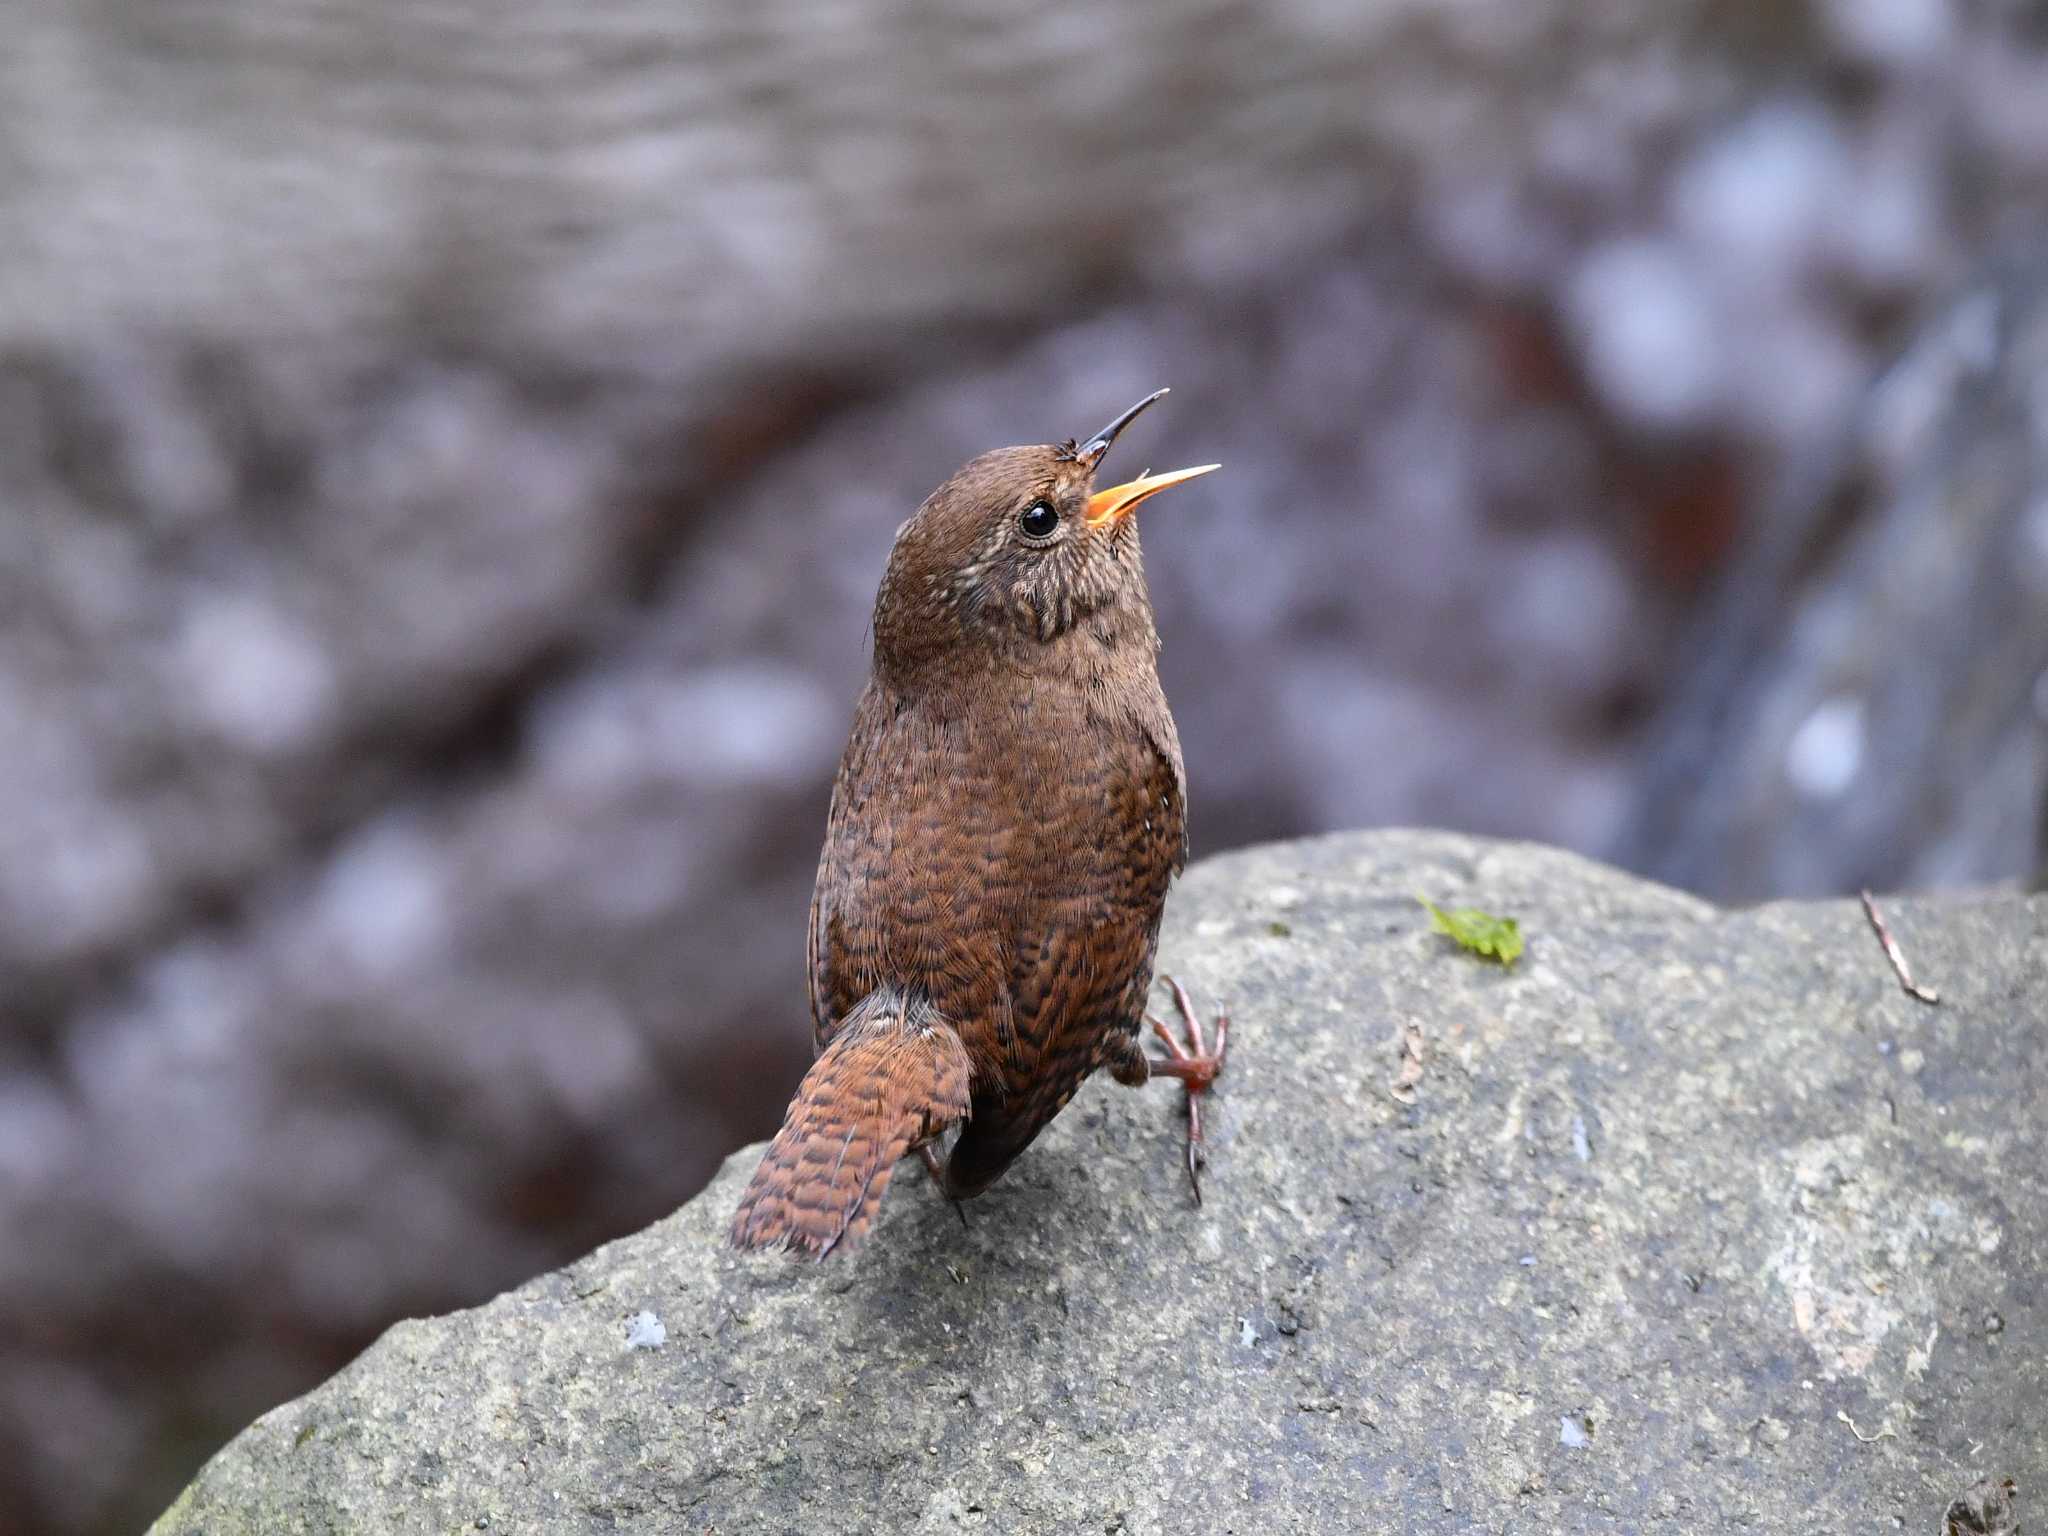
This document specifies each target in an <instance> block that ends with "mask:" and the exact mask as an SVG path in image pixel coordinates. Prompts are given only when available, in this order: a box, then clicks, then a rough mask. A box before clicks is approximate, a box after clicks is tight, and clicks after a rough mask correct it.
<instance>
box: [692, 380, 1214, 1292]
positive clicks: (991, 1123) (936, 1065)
mask: <svg viewBox="0 0 2048 1536" xmlns="http://www.w3.org/2000/svg"><path fill="white" fill-rule="evenodd" d="M1159 393H1160V394H1164V393H1165V391H1164V390H1161V391H1160V392H1159ZM1157 398H1158V395H1154V396H1152V397H1150V398H1149V399H1147V400H1144V401H1141V402H1139V404H1138V405H1136V406H1134V407H1132V408H1131V409H1130V410H1129V411H1127V412H1125V413H1124V414H1123V415H1122V416H1120V417H1119V418H1118V419H1117V420H1116V421H1114V422H1112V423H1111V424H1110V425H1109V426H1108V427H1106V428H1104V429H1103V431H1101V432H1099V433H1097V434H1096V435H1095V437H1093V438H1091V439H1090V440H1089V441H1088V442H1087V443H1085V444H1076V443H1073V442H1068V443H1064V444H1060V445H1056V446H1055V445H1047V446H1041V447H1026V448H1004V449H998V450H997V451H995V452H993V453H986V454H983V455H982V456H981V457H980V458H977V459H975V460H973V461H972V462H971V463H969V464H968V465H967V466H966V467H965V468H963V469H962V470H961V471H960V472H959V473H958V474H956V475H954V476H953V478H952V479H950V480H948V481H947V482H946V483H945V484H944V485H942V486H940V487H939V488H938V489H937V490H936V491H934V492H933V493H932V494H931V496H930V497H928V498H927V499H926V500H925V502H924V505H923V506H921V507H919V508H918V510H917V512H916V514H915V515H914V516H913V517H912V518H911V519H910V520H909V521H908V522H906V523H905V524H904V525H903V526H902V528H900V529H899V530H898V531H897V535H896V544H895V548H894V550H893V551H892V553H891V555H890V559H889V567H888V571H887V574H886V575H885V576H884V577H883V580H882V586H881V591H880V593H879V594H878V595H877V597H876V600H875V617H874V642H875V655H874V670H873V677H872V680H871V681H870V682H869V684H868V687H867V690H866V692H865V693H863V695H862V696H861V700H860V703H859V706H858V708H857V709H856V711H855V715H854V722H853V731H852V735H851V738H850V739H849V740H848V742H847V745H846V754H845V757H844V758H843V759H842V761H841V763H840V767H839V775H838V779H837V781H836V782H835V783H834V785H833V790H832V808H831V813H830V816H829V819H828V822H827V827H826V835H825V848H824V853H823V855H822V857H821V858H820V861H819V865H818V880H817V886H816V890H815V893H814V895H813V897H812V901H811V921H810V940H809V947H808V959H809V973H810V994H811V1017H812V1022H813V1026H814V1030H815V1036H816V1042H817V1047H818V1051H819V1056H818V1059H817V1061H816V1063H815V1064H814V1065H813V1066H812V1068H811V1071H810V1072H809V1074H808V1075H807V1076H806V1077H805V1078H804V1081H803V1083H802V1085H801V1086H800V1087H799V1089H798V1090H797V1096H796V1099H795V1101H794V1102H793V1103H792V1104H791V1105H790V1110H789V1115H788V1117H787V1119H786V1120H785V1121H784V1124H783V1127H782V1130H781V1131H780V1132H779V1133H778V1134H777V1136H776V1138H775V1140H774V1142H773V1143H772V1144H771V1145H770V1147H769V1149H768V1152H767V1155H766V1156H765V1157H764V1158H763V1159H762V1162H761V1166H760V1169H759V1170H758V1171H757V1172H756V1173H755V1175H754V1178H753V1181H752V1183H751V1184H749V1186H748V1188H747V1191H746V1193H745V1195H744V1196H743V1197H742V1199H741V1202H740V1207H739V1212H738V1215H737V1217H736V1219H735V1221H734V1225H733V1240H734V1242H735V1243H737V1244H738V1245H740V1246H741V1247H746V1248H758V1247H769V1246H774V1245H777V1244H782V1245H787V1246H788V1247H791V1248H793V1249H796V1250H799V1251H802V1252H807V1253H813V1254H816V1255H818V1256H820V1257H823V1256H824V1255H826V1254H828V1253H831V1252H833V1251H834V1250H835V1249H839V1248H842V1247H845V1246H850V1245H851V1244H852V1243H853V1242H854V1241H857V1240H858V1238H859V1237H860V1236H861V1234H862V1233H863V1232H865V1231H866V1229H867V1226H868V1223H869V1222H870V1220H871V1219H872V1217H873V1214H874V1211H875V1208H876V1206H877V1205H878V1204H879V1203H880V1200H881V1197H882V1193H883V1191H884V1190H885V1189H886V1188H887V1185H888V1181H889V1178H890V1175H891V1173H892V1171H893V1169H894V1166H895V1163H896V1161H897V1160H898V1159H899V1158H901V1157H902V1156H903V1155H904V1154H905V1153H906V1152H908V1151H911V1150H913V1149H925V1150H927V1151H929V1150H930V1149H931V1147H932V1144H933V1143H934V1142H935V1141H936V1140H937V1139H938V1138H940V1137H942V1136H943V1135H944V1134H945V1133H946V1132H947V1131H948V1130H949V1129H950V1128H951V1127H952V1126H954V1125H956V1124H958V1125H961V1130H960V1134H959V1136H958V1138H957V1140H955V1141H954V1143H953V1145H952V1147H951V1150H950V1155H949V1156H948V1157H947V1158H946V1160H945V1162H944V1163H943V1165H940V1164H939V1163H937V1161H936V1160H934V1161H933V1167H934V1168H935V1170H937V1172H938V1176H939V1178H940V1181H941V1184H942V1187H943V1188H944V1189H945V1191H946V1193H948V1194H949V1195H952V1196H953V1197H955V1198H965V1197H967V1196H970V1195H974V1194H978V1193H979V1192H980V1191H981V1190H983V1189H985V1188H987V1187H988V1185H989V1184H991V1183H993V1182H994V1181H995V1180H996V1178H997V1177H999V1176H1000V1175H1001V1174H1002V1172H1003V1170H1004V1169H1005V1168H1007V1167H1008V1166H1009V1164H1010V1163H1011V1161H1012V1160H1013V1159H1014V1158H1016V1156H1017V1155H1018V1154H1019V1153H1020V1152H1022V1151H1023V1150H1024V1149H1025V1148H1026V1147H1027V1146H1029V1145H1030V1144H1031V1142H1032V1140H1033V1138H1035V1137H1036V1136H1037V1135H1038V1133H1039V1131H1040V1130H1042V1129H1043V1128H1044V1126H1045V1125H1046V1123H1047V1122H1048V1121H1050V1120H1051V1119H1052V1117H1053V1116H1054V1115H1056V1114H1058V1113H1059V1111H1060V1110H1061V1109H1062V1108H1063V1107H1064V1106H1065V1105H1066V1103H1067V1101H1068V1100H1069V1099H1070V1098H1072V1097H1073V1094H1074V1091H1075V1090H1076V1089H1077V1088H1078V1087H1079V1086H1080V1084H1081V1082H1082V1080H1083V1079H1084V1078H1086V1077H1087V1076H1088V1074H1089V1073H1091V1072H1093V1071H1095V1070H1096V1069H1097V1068H1099V1067H1100V1068H1107V1069H1108V1071H1109V1072H1110V1074H1111V1075H1112V1076H1113V1077H1115V1078H1116V1079H1117V1080H1118V1081H1119V1082H1123V1083H1128V1084H1131V1085H1134V1086H1135V1085H1139V1084H1142V1083H1144V1082H1146V1081H1147V1080H1148V1078H1149V1077H1151V1076H1152V1075H1154V1074H1155V1073H1162V1074H1167V1075H1171V1076H1173V1077H1176V1078H1178V1079H1179V1080H1180V1081H1182V1082H1183V1083H1184V1084H1185V1085H1186V1086H1187V1088H1188V1091H1189V1111H1190V1141H1189V1170H1190V1172H1191V1173H1192V1172H1193V1171H1194V1168H1195V1165H1196V1142H1197V1141H1198V1139H1199V1135H1200V1122H1199V1118H1198V1117H1197V1115H1196V1112H1195V1109H1194V1104H1195V1100H1194V1097H1193V1096H1194V1095H1195V1094H1198V1093H1200V1092H1201V1091H1202V1090H1203V1089H1205V1088H1206V1087H1207V1086H1208V1084H1209V1082H1210V1081H1211V1080H1212V1079H1213V1078H1214V1076H1215V1074H1216V1073H1217V1071H1219V1070H1220V1069H1221V1067H1222V1061H1223V1052H1224V1047H1225V1036H1224V1034H1223V1033H1222V1030H1223V1028H1224V1026H1222V1025H1219V1033H1218V1036H1217V1040H1216V1049H1215V1052H1214V1054H1213V1055H1212V1054H1210V1053H1209V1052H1208V1050H1207V1049H1206V1046H1205V1043H1204V1041H1203V1039H1202V1035H1201V1029H1200V1025H1199V1023H1197V1022H1196V1021H1195V1019H1194V1016H1193V1013H1192V1010H1191V1009H1189V1008H1187V1007H1186V1005H1185V999H1184V996H1182V998H1181V1001H1182V1004H1183V1011H1184V1013H1185V1015H1186V1017H1187V1020H1188V1027H1189V1033H1190V1038H1191V1042H1192V1045H1193V1049H1192V1051H1190V1050H1187V1049H1184V1048H1183V1047H1181V1046H1180V1044H1179V1042H1178V1041H1176V1040H1175V1039H1174V1038H1173V1037H1172V1036H1171V1034H1170V1033H1168V1032H1167V1031H1166V1030H1165V1028H1164V1026H1162V1025H1159V1024H1157V1022H1156V1021H1154V1025H1153V1027H1154V1028H1155V1029H1156V1030H1157V1031H1158V1032H1159V1033H1160V1035H1161V1036H1162V1038H1164V1039H1165V1040H1166V1042H1167V1045H1168V1049H1169V1051H1170V1052H1171V1055H1170V1056H1169V1057H1167V1058H1165V1059H1153V1058H1148V1057H1147V1055H1146V1053H1145V1052H1144V1050H1143V1049H1142V1047H1141V1045H1140V1043H1139V1041H1140V1030H1141V1027H1142V1025H1143V1024H1144V1022H1145V1021H1146V1018H1147V1015H1146V1013H1145V997H1146V993H1147V992H1148V990H1149V989H1150V987H1151V983H1152V963H1153V953H1154V948H1155V945H1156V943H1157V939H1158V933H1159V917H1160V911H1161V908H1162V907H1163V905H1164V903H1165V899H1166V888H1167V884H1168V882H1169V881H1170V880H1171V879H1172V878H1173V876H1174V875H1175V874H1177V873H1178V872H1179V870H1180V868H1181V866H1182V864H1183V863H1184V862H1185V860H1186V857H1187V836H1186V808H1187V797H1186V779H1185V775H1184V773H1183V770H1182V766H1181V752H1180V740H1179V737H1178V736H1177V735H1176V733H1175V731H1174V725H1173V716H1172V715H1171V714H1170V713H1168V711H1167V707H1166V697H1165V695H1164V694H1163V693H1162V692H1161V691H1160V687H1159V675H1158V672H1157V669H1156V667H1155V665H1154V657H1155V655H1156V653H1157V651H1158V648H1159V638H1158V635H1157V632H1156V631H1155V630H1154V628H1153V624H1152V608H1151V603H1150V600H1149V599H1148V597H1147V595H1146V590H1145V576H1144V570H1143V566H1142V564H1141V562H1140V557H1139V550H1138V529H1137V520H1136V519H1135V518H1134V517H1132V516H1131V515H1130V513H1131V511H1132V509H1133V508H1134V507H1135V506H1136V505H1137V504H1138V503H1139V502H1141V501H1143V500H1145V499H1147V498H1148V497H1150V496H1151V495H1153V494H1154V493H1156V492H1157V491H1160V490H1163V489H1165V488H1166V487H1167V486H1169V485H1173V484H1177V483H1178V482H1179V481H1181V480H1184V479H1188V478H1191V477H1192V476H1194V475H1197V474H1202V473H1206V472H1207V470H1209V469H1213V468H1214V467H1215V466H1214V465H1207V466H1203V467H1202V468H1199V469H1192V470H1180V471H1175V472H1174V473H1172V474H1167V475H1153V476H1146V477H1143V478H1141V479H1139V480H1135V481H1131V482H1129V483H1128V484H1126V485H1122V486H1117V487H1113V488H1111V489H1109V490H1105V491H1099V492H1098V491H1095V490H1094V489H1093V482H1094V474H1095V468H1096V465H1097V464H1098V463H1099V462H1100V461H1101V459H1102V456H1103V455H1104V454H1105V453H1106V452H1107V451H1108V448H1109V445H1110V443H1111V442H1113V441H1114V440H1115V438H1116V436H1117V434H1118V433H1119V432H1120V431H1122V429H1123V427H1124V426H1125V425H1126V424H1127V423H1128V422H1129V421H1130V420H1131V418H1132V417H1134V416H1136V415H1137V413H1138V412H1139V411H1141V410H1143V409H1144V408H1145V406H1147V405H1149V404H1151V402H1152V400H1156V399H1157ZM1199 1192H1200V1190H1199V1185H1198V1186H1197V1195H1198V1197H1199Z"/></svg>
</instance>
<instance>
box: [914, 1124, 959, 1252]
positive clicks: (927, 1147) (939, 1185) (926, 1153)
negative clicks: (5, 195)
mask: <svg viewBox="0 0 2048 1536" xmlns="http://www.w3.org/2000/svg"><path fill="white" fill-rule="evenodd" d="M917 1156H918V1160H919V1161H920V1162H922V1163H923V1164H924V1171H925V1172H926V1173H928V1174H930V1175H931V1176H932V1187H933V1188H935V1189H936V1190H938V1192H939V1193H940V1194H942V1195H944V1196H945V1197H946V1198H947V1199H948V1200H951V1201H952V1202H953V1212H954V1214H955V1215H957V1216H958V1217H959V1218H960V1227H961V1230H963V1231H965V1230H966V1228H967V1202H966V1201H964V1200H961V1199H958V1198H957V1197H955V1196H954V1195H953V1194H952V1193H951V1191H949V1190H948V1189H947V1188H946V1169H945V1166H944V1165H943V1164H942V1163H940V1161H939V1154H938V1150H937V1148H935V1147H934V1146H933V1145H932V1144H931V1143H930V1142H928V1141H927V1142H924V1143H923V1144H922V1145H920V1146H919V1147H918V1149H917Z"/></svg>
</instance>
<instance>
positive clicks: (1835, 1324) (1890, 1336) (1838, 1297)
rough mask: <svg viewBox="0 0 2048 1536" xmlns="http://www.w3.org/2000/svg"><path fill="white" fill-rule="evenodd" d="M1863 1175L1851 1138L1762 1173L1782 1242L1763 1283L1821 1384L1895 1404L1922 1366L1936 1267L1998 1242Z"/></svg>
mask: <svg viewBox="0 0 2048 1536" xmlns="http://www.w3.org/2000/svg"><path fill="white" fill-rule="evenodd" d="M1871 1169H1872V1165H1871V1163H1870V1161H1869V1159H1868V1158H1867V1157H1866V1144H1865V1141H1864V1138H1863V1137H1862V1136H1859V1135H1847V1136H1835V1137H1824V1138H1819V1139H1816V1140H1812V1141H1807V1142H1802V1143H1800V1144H1799V1145H1798V1146H1796V1147H1793V1148H1792V1149H1791V1150H1790V1151H1789V1152H1788V1153H1787V1154H1786V1155H1785V1156H1784V1157H1782V1158H1780V1159H1777V1160H1776V1161H1774V1162H1772V1163H1771V1164H1770V1165H1769V1166H1767V1167H1766V1168H1765V1169H1764V1170H1763V1171H1762V1174H1761V1177H1762V1178H1763V1179H1764V1180H1765V1181H1766V1183H1767V1185H1768V1184H1772V1183H1776V1185H1777V1187H1776V1188H1767V1189H1766V1192H1765V1199H1766V1201H1767V1202H1770V1203H1773V1204H1776V1205H1778V1206H1779V1207H1781V1208H1782V1210H1783V1213H1784V1238H1783V1240H1782V1242H1781V1243H1780V1244H1779V1245H1778V1247H1777V1248H1776V1250H1775V1251H1773V1252H1772V1254H1771V1256H1770V1258H1769V1259H1768V1261H1767V1264H1766V1273H1767V1275H1768V1276H1769V1278H1770V1279H1772V1280H1774V1281H1775V1282H1776V1283H1777V1284H1778V1285H1779V1286H1780V1287H1781V1288H1782V1289H1783V1290H1784V1292H1785V1295H1786V1299H1787V1301H1788V1302H1789V1303H1790V1306H1791V1312H1792V1323H1793V1326H1794V1327H1795V1328H1797V1329H1798V1330H1799V1334H1800V1337H1802V1338H1803V1339H1805V1340H1806V1342H1807V1344H1808V1345H1809V1346H1810V1347H1811V1348H1812V1350H1813V1352H1814V1356H1815V1358H1816V1359H1817V1360H1818V1361H1819V1363H1820V1367H1821V1369H1820V1375H1821V1376H1822V1377H1823V1378H1825V1379H1827V1380H1830V1381H1833V1380H1839V1379H1841V1378H1843V1377H1854V1378H1858V1379H1861V1380H1863V1381H1865V1382H1866V1383H1868V1384H1869V1385H1870V1387H1871V1388H1872V1389H1873V1390H1874V1391H1876V1392H1878V1393H1879V1394H1881V1395H1886V1396H1891V1397H1896V1396H1897V1395H1898V1394H1899V1393H1900V1392H1902V1391H1903V1389H1904V1387H1905V1385H1906V1383H1907V1381H1909V1380H1910V1379H1912V1378H1913V1377H1915V1376H1917V1375H1919V1374H1921V1373H1924V1372H1925V1370H1926V1368H1927V1366H1926V1357H1927V1353H1928V1351H1929V1350H1931V1349H1932V1347H1933V1333H1932V1327H1933V1324H1934V1322H1935V1320H1936V1314H1937V1313H1938V1311H1939V1310H1940V1308H1939V1305H1938V1302H1937V1300H1936V1296H1935V1279H1934V1265H1935V1264H1936V1262H1937V1258H1938V1259H1939V1261H1940V1262H1942V1263H1944V1264H1947V1265H1951V1266H1952V1265H1953V1264H1955V1263H1956V1262H1958V1261H1959V1260H1960V1259H1961V1257H1962V1256H1964V1255H1978V1254H1987V1253H1990V1252H1991V1251H1993V1250H1994V1249H1996V1248H1997V1246H1998V1244H1999V1242H2000V1240H2001V1238H2002V1236H2003V1234H2002V1233H2001V1232H2000V1231H1999V1228H1998V1224H1997V1223H1996V1222H1995V1221H1993V1220H1992V1219H1991V1218H1990V1217H1988V1216H1983V1215H1980V1214H1977V1213H1974V1212H1972V1211H1970V1210H1969V1209H1968V1208H1967V1207H1966V1206H1965V1205H1964V1204H1963V1202H1962V1201H1961V1200H1960V1199H1959V1198H1956V1197H1952V1196H1942V1195H1928V1194H1925V1193H1924V1192H1920V1191H1914V1190H1906V1189H1900V1188H1895V1187H1893V1186H1891V1185H1889V1184H1886V1183H1884V1182H1883V1181H1882V1180H1880V1179H1879V1178H1877V1177H1875V1176H1874V1175H1873V1173H1872V1171H1871ZM1788 1174H1789V1176H1790V1177H1789V1179H1787V1177H1786V1176H1787V1175H1788ZM1987 1245H1988V1246H1987ZM1923 1330H1926V1333H1925V1337H1926V1339H1927V1342H1926V1343H1924V1344H1923V1343H1921V1342H1919V1340H1920V1337H1921V1336H1922V1333H1923Z"/></svg>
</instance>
